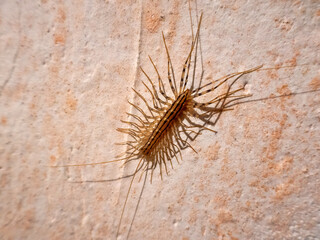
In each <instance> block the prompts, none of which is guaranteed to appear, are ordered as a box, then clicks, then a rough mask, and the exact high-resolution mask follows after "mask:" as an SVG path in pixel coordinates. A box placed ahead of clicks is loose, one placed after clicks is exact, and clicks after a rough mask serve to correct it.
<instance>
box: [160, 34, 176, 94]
mask: <svg viewBox="0 0 320 240" xmlns="http://www.w3.org/2000/svg"><path fill="white" fill-rule="evenodd" d="M162 38H163V42H164V46H165V48H166V53H167V58H168V80H169V83H170V87H171V90H172V92H173V94H174V96H175V97H177V86H176V79H175V76H174V70H173V66H172V62H171V58H170V54H169V50H168V47H167V44H166V39H165V37H164V34H163V32H162ZM170 70H171V72H172V77H173V83H174V84H172V81H171V76H170Z"/></svg>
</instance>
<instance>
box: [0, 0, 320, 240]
mask: <svg viewBox="0 0 320 240" xmlns="http://www.w3.org/2000/svg"><path fill="white" fill-rule="evenodd" d="M191 5H192V14H193V17H194V21H195V19H196V17H195V15H196V13H198V14H199V13H200V12H201V11H202V12H203V13H204V18H203V22H202V28H201V48H202V49H201V50H202V51H201V52H202V57H203V67H204V71H205V73H204V78H203V81H207V82H209V81H210V80H213V79H216V78H217V77H221V76H224V75H226V74H228V73H231V72H235V71H239V70H244V69H247V68H251V67H255V66H258V65H260V64H265V68H266V67H275V66H294V67H290V68H281V69H277V70H265V71H259V72H255V73H252V74H250V75H248V76H246V77H245V78H244V79H243V81H247V82H248V85H247V86H246V88H247V91H248V92H251V93H252V94H253V97H252V98H251V99H257V100H256V101H252V102H247V103H244V104H240V105H237V106H236V107H235V109H234V110H233V111H230V112H226V113H224V114H222V116H221V119H220V120H219V122H218V123H217V125H216V127H215V130H217V131H218V133H217V134H214V133H211V132H203V133H202V135H200V136H199V137H198V138H197V139H196V141H194V142H192V145H193V147H194V148H195V149H196V150H197V152H198V153H197V154H196V153H194V152H193V151H192V150H191V149H187V150H184V151H183V152H182V155H183V161H182V162H181V164H180V165H179V164H177V163H176V162H175V163H174V169H173V170H172V169H171V170H170V174H169V176H165V177H164V179H163V180H162V181H161V179H160V177H159V174H158V170H157V171H156V174H155V176H154V181H153V183H152V184H150V182H149V181H147V183H146V185H145V188H144V192H143V194H142V197H141V198H140V200H141V201H140V205H139V208H138V211H137V213H136V216H135V219H134V223H133V225H132V230H131V232H130V239H181V240H182V239H183V240H188V239H208V240H209V239H319V236H320V191H319V189H320V123H319V122H320V92H319V91H317V90H319V89H320V61H319V60H320V51H319V49H320V4H319V1H317V0H314V1H312V0H306V1H299V0H297V1H271V0H261V1H245V0H234V1H225V0H217V1H210V0H203V1H200V0H199V1H198V4H197V9H196V5H195V3H194V2H191ZM0 7H1V9H0V239H116V232H117V227H118V223H119V219H120V215H121V210H122V207H123V204H124V201H125V197H126V194H127V190H128V187H129V184H130V178H124V179H121V180H117V181H111V182H109V181H104V180H108V179H115V178H119V177H121V176H125V175H127V174H129V173H130V172H132V170H131V171H130V169H132V167H133V168H134V167H135V165H136V162H134V163H132V166H131V167H130V166H127V167H124V168H123V167H121V164H118V163H109V164H106V165H95V166H80V167H69V168H52V167H49V166H51V165H63V164H81V163H94V162H101V161H108V160H112V159H114V158H115V156H116V155H117V154H118V153H120V152H123V151H124V146H118V145H115V144H114V143H115V142H122V141H125V140H126V136H124V135H123V134H121V133H119V132H117V131H116V128H117V127H121V126H123V124H122V123H121V122H120V119H126V114H125V112H126V111H127V112H130V111H132V109H131V108H130V105H129V104H128V103H127V102H126V99H128V100H132V101H137V99H136V98H135V97H134V94H133V91H132V90H131V87H136V88H138V89H140V87H141V80H144V79H145V77H144V76H143V75H142V74H141V71H140V70H139V67H140V66H142V67H143V68H144V69H145V70H146V72H148V74H149V75H150V76H151V77H152V79H154V80H156V74H155V72H154V70H153V69H152V65H151V63H150V62H149V60H148V55H150V56H151V57H152V58H153V60H154V61H155V62H156V63H157V66H158V68H159V71H160V73H161V75H162V76H163V78H165V77H166V74H167V69H166V64H167V62H166V61H167V60H166V57H165V52H164V45H163V42H162V39H161V31H163V32H164V34H165V36H166V38H167V43H168V46H169V50H170V53H171V57H172V60H173V64H174V66H175V69H176V71H177V72H180V71H181V67H182V64H183V61H184V59H185V58H186V56H187V54H188V51H189V49H190V40H191V30H190V18H189V13H188V1H166V0H163V1H146V0H143V1H115V0H114V1H108V0H106V1H102V0H100V1H97V0H94V1H90V0H83V1H78V0H77V1H75V0H67V1H63V0H55V1H48V0H37V1H20V0H16V1H13V0H1V1H0ZM302 92H305V93H302ZM295 93H300V94H295ZM286 94H289V95H290V94H291V95H290V96H287V97H284V96H283V95H286ZM273 96H283V97H279V98H271V97H273ZM264 98H266V99H264ZM259 99H260V100H259ZM142 183H143V181H140V182H139V183H138V179H137V181H134V183H133V189H132V194H131V195H130V196H129V200H128V204H127V208H126V210H125V212H124V215H123V222H122V225H121V229H120V236H119V239H125V237H126V234H127V232H128V230H129V226H130V222H131V220H132V217H133V215H134V211H135V208H136V204H137V201H138V199H139V194H140V191H141V187H142Z"/></svg>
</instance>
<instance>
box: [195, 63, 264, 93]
mask: <svg viewBox="0 0 320 240" xmlns="http://www.w3.org/2000/svg"><path fill="white" fill-rule="evenodd" d="M262 66H263V65H260V66H258V67H255V68H252V69H249V70H246V71H243V72H237V73H231V74H228V75H226V76H224V77H222V78H219V79H217V80H214V81H213V82H211V83H207V84H205V85H203V86H201V87H199V88H197V89H195V90H193V91H192V93H195V94H193V95H192V96H193V97H194V98H196V97H199V96H201V95H205V94H207V93H209V92H211V91H213V90H215V89H217V88H218V87H220V86H221V85H222V84H223V83H225V82H226V81H228V80H229V79H231V78H233V77H235V76H239V75H241V76H243V75H244V74H248V73H251V72H254V71H256V70H258V69H259V68H261V67H262ZM218 81H219V83H218V85H216V86H214V87H212V88H210V89H208V90H204V91H201V92H199V90H201V89H203V88H204V87H207V86H209V85H211V84H213V83H215V82H218Z"/></svg>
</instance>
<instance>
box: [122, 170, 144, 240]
mask: <svg viewBox="0 0 320 240" xmlns="http://www.w3.org/2000/svg"><path fill="white" fill-rule="evenodd" d="M147 175H148V169H146V174H145V177H144V180H143V185H142V189H141V191H140V195H139V198H138V202H137V205H136V208H135V210H134V214H133V217H132V220H131V223H130V227H129V230H128V233H127V238H126V239H129V235H130V232H131V229H132V226H133V222H134V219H135V218H136V215H137V212H138V208H139V205H140V200H141V197H142V194H143V191H144V188H145V186H146V181H147Z"/></svg>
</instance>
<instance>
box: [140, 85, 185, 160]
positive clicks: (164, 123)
mask: <svg viewBox="0 0 320 240" xmlns="http://www.w3.org/2000/svg"><path fill="white" fill-rule="evenodd" d="M188 97H190V90H189V89H187V90H186V91H184V92H183V93H182V94H180V95H179V96H178V98H177V99H176V100H175V101H174V102H173V103H172V105H171V106H170V107H169V108H168V110H167V111H166V112H165V114H164V115H163V117H162V118H161V120H160V121H159V123H158V124H157V125H156V127H155V128H154V130H153V131H152V134H151V135H150V136H149V138H148V139H147V141H146V143H145V144H144V145H143V146H142V147H141V149H140V151H141V152H142V153H143V154H144V155H148V154H149V153H150V152H151V151H152V149H153V148H154V147H155V145H156V144H157V143H158V141H159V139H160V138H161V136H162V135H163V134H164V132H165V131H166V130H167V129H168V128H170V125H171V124H172V122H173V121H174V120H175V119H176V118H177V117H179V115H181V112H182V111H183V109H184V107H185V106H186V103H187V102H188V101H187V100H188Z"/></svg>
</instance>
